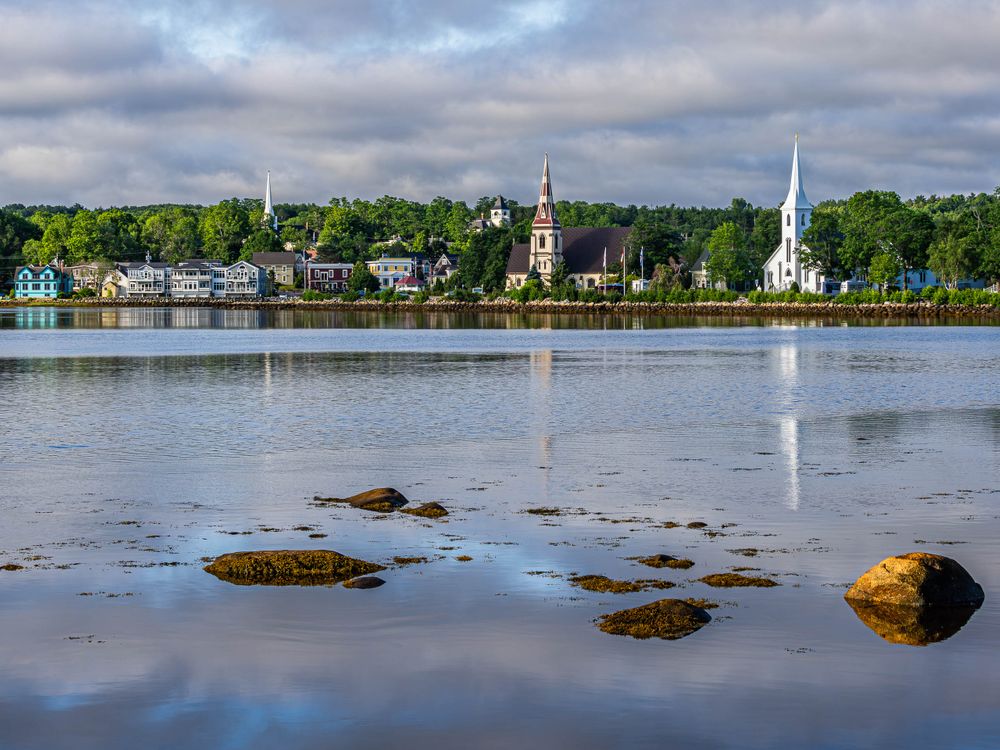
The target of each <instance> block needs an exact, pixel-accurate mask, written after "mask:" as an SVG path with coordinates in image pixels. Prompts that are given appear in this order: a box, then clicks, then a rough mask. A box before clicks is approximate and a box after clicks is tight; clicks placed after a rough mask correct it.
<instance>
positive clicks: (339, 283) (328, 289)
mask: <svg viewBox="0 0 1000 750" xmlns="http://www.w3.org/2000/svg"><path fill="white" fill-rule="evenodd" d="M306 268H307V272H306V288H307V289H313V290H315V291H317V292H324V293H327V294H335V293H339V292H346V291H347V281H348V279H350V278H351V272H352V271H353V270H354V266H352V265H351V264H350V263H312V262H310V263H309V265H308V266H306Z"/></svg>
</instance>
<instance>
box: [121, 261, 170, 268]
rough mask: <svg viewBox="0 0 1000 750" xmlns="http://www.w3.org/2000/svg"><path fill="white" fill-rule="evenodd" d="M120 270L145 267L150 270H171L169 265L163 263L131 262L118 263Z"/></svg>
mask: <svg viewBox="0 0 1000 750" xmlns="http://www.w3.org/2000/svg"><path fill="white" fill-rule="evenodd" d="M115 265H116V266H118V267H119V268H142V267H143V266H149V267H150V268H169V267H170V264H169V263H164V262H162V261H158V260H157V261H150V262H148V263H147V262H146V261H131V262H128V263H116V264H115Z"/></svg>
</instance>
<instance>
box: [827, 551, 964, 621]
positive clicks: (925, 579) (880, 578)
mask: <svg viewBox="0 0 1000 750" xmlns="http://www.w3.org/2000/svg"><path fill="white" fill-rule="evenodd" d="M844 598H845V599H847V600H848V601H857V602H874V603H878V604H895V605H903V606H908V607H926V606H935V607H956V606H968V607H978V606H979V605H981V604H982V603H983V598H984V596H983V587H982V586H980V585H979V584H978V583H976V582H975V581H974V580H972V576H970V575H969V573H968V571H966V570H965V568H963V567H962V566H961V565H959V564H958V563H957V562H955V561H954V560H952V559H951V558H949V557H944V556H942V555H932V554H930V553H928V552H910V553H908V554H906V555H898V556H896V557H887V558H886V559H885V560H883V561H882V562H880V563H879V564H878V565H876V566H875V567H874V568H872V569H871V570H869V571H868V572H866V573H865V574H864V575H863V576H861V577H860V578H859V579H858V580H857V581H855V583H854V585H853V586H851V588H850V589H849V590H848V592H847V593H846V594H844Z"/></svg>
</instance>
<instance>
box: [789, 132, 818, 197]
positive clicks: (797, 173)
mask: <svg viewBox="0 0 1000 750" xmlns="http://www.w3.org/2000/svg"><path fill="white" fill-rule="evenodd" d="M812 207H813V205H812V203H810V202H809V199H808V198H806V191H805V190H804V189H803V187H802V171H801V170H800V169H799V134H798V133H796V134H795V149H794V150H793V151H792V179H791V180H790V182H789V185H788V197H787V198H785V202H784V204H783V205H782V206H781V210H782V211H794V210H796V209H810V210H811V209H812Z"/></svg>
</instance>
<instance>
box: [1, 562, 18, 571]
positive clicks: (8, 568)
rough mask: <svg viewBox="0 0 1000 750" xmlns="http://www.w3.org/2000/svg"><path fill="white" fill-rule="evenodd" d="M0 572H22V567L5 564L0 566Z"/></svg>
mask: <svg viewBox="0 0 1000 750" xmlns="http://www.w3.org/2000/svg"><path fill="white" fill-rule="evenodd" d="M0 570H24V566H23V565H18V564H17V563H7V564H6V565H0Z"/></svg>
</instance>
